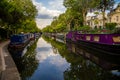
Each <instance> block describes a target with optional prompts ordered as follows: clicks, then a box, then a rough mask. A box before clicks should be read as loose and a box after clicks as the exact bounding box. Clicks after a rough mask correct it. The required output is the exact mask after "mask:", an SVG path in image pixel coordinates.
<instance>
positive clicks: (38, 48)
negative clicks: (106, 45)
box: [17, 36, 120, 80]
mask: <svg viewBox="0 0 120 80" xmlns="http://www.w3.org/2000/svg"><path fill="white" fill-rule="evenodd" d="M100 53H101V52H100ZM100 53H99V54H100ZM97 54H98V52H97V51H94V50H91V49H86V48H84V47H81V46H80V45H76V44H72V43H66V44H64V43H61V42H58V40H57V41H56V40H54V39H51V38H48V37H44V36H43V38H40V39H39V40H38V41H36V42H34V43H32V44H31V46H29V47H28V48H27V52H26V53H25V54H24V56H23V57H22V58H20V60H19V59H17V65H18V68H19V70H20V73H21V77H22V80H120V69H119V66H118V65H119V60H120V59H118V58H117V59H115V57H114V58H112V57H110V58H107V56H106V55H104V56H103V55H101V54H100V55H97ZM113 59H115V60H113ZM18 60H19V61H18ZM117 60H118V61H117ZM116 61H117V62H116Z"/></svg>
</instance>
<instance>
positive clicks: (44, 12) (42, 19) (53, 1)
mask: <svg viewBox="0 0 120 80" xmlns="http://www.w3.org/2000/svg"><path fill="white" fill-rule="evenodd" d="M32 1H33V4H34V5H35V6H36V8H37V10H38V15H37V16H36V23H37V26H38V28H40V29H42V28H44V27H46V26H47V25H50V24H51V22H52V20H53V17H55V16H59V15H60V14H62V13H64V12H65V10H66V8H65V7H64V6H63V1H64V0H32ZM115 1H116V3H119V2H120V0H115ZM116 6H117V5H115V7H116ZM89 15H94V14H93V13H89Z"/></svg>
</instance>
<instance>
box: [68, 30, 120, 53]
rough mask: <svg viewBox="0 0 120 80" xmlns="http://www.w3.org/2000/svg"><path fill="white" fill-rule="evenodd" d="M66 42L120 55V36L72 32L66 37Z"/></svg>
mask: <svg viewBox="0 0 120 80" xmlns="http://www.w3.org/2000/svg"><path fill="white" fill-rule="evenodd" d="M66 40H67V41H73V42H76V43H77V44H83V45H85V46H90V47H94V48H99V49H102V50H106V51H109V52H112V53H116V54H117V55H120V34H83V33H80V32H79V31H70V32H69V33H68V34H67V35H66Z"/></svg>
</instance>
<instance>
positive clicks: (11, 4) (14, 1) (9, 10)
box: [0, 0, 39, 34]
mask: <svg viewBox="0 0 120 80" xmlns="http://www.w3.org/2000/svg"><path fill="white" fill-rule="evenodd" d="M36 15H37V10H36V7H35V6H34V5H33V3H32V0H1V1H0V27H1V28H4V29H6V30H7V32H9V31H12V33H13V34H15V33H20V32H21V31H22V32H34V31H38V30H39V29H38V28H37V26H36V22H35V17H36Z"/></svg>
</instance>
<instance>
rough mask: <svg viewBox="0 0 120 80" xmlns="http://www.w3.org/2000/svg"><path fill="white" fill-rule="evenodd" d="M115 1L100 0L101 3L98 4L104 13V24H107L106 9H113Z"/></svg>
mask: <svg viewBox="0 0 120 80" xmlns="http://www.w3.org/2000/svg"><path fill="white" fill-rule="evenodd" d="M114 3H115V1H114V0H100V3H99V5H98V9H99V10H100V11H101V12H102V14H103V26H105V19H106V18H105V11H106V10H111V9H113V5H114Z"/></svg>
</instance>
